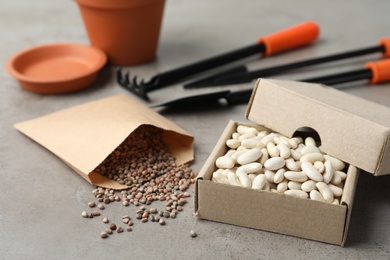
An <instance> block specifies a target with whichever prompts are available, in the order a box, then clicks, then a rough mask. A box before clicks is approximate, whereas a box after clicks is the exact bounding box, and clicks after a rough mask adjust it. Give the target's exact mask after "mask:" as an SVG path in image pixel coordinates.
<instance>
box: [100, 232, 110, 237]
mask: <svg viewBox="0 0 390 260" xmlns="http://www.w3.org/2000/svg"><path fill="white" fill-rule="evenodd" d="M100 237H101V238H107V237H108V234H107V233H106V232H102V233H100Z"/></svg>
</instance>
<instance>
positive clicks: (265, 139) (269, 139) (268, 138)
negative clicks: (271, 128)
mask: <svg viewBox="0 0 390 260" xmlns="http://www.w3.org/2000/svg"><path fill="white" fill-rule="evenodd" d="M275 136H276V134H275V133H270V134H268V135H266V136H264V137H263V139H261V141H262V142H263V144H264V145H267V144H268V143H269V142H273V140H274V137H275Z"/></svg>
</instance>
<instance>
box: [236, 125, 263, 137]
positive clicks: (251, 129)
mask: <svg viewBox="0 0 390 260" xmlns="http://www.w3.org/2000/svg"><path fill="white" fill-rule="evenodd" d="M237 132H238V133H239V134H242V135H244V134H253V135H258V133H259V131H258V130H257V129H256V128H254V127H250V126H244V125H239V126H237Z"/></svg>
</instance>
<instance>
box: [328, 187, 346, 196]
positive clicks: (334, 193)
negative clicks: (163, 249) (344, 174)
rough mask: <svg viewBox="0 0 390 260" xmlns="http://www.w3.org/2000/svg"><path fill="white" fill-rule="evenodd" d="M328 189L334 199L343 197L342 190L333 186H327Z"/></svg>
mask: <svg viewBox="0 0 390 260" xmlns="http://www.w3.org/2000/svg"><path fill="white" fill-rule="evenodd" d="M328 187H329V189H330V190H331V191H332V193H333V195H334V196H335V197H341V195H343V189H342V188H340V187H337V186H335V185H333V184H328Z"/></svg>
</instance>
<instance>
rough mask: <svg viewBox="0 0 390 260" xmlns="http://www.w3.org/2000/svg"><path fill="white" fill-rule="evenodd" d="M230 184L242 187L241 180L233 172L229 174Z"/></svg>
mask: <svg viewBox="0 0 390 260" xmlns="http://www.w3.org/2000/svg"><path fill="white" fill-rule="evenodd" d="M228 182H229V184H230V185H234V186H241V182H240V180H239V179H238V177H237V175H236V174H235V173H234V172H232V171H229V172H228Z"/></svg>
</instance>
